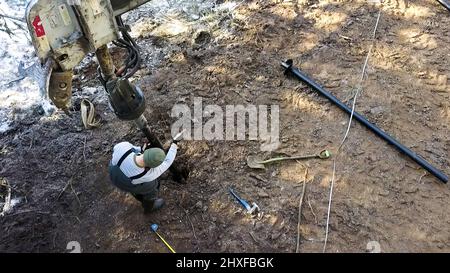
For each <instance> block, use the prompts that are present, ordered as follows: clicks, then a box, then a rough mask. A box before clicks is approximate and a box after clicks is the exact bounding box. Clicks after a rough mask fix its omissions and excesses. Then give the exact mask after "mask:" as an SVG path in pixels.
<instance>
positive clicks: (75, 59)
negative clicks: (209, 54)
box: [26, 0, 189, 183]
mask: <svg viewBox="0 0 450 273" xmlns="http://www.w3.org/2000/svg"><path fill="white" fill-rule="evenodd" d="M147 2H149V0H107V1H98V0H92V1H80V0H78V1H75V0H73V1H68V0H31V1H29V3H28V5H27V11H26V20H27V25H28V30H29V32H30V35H31V40H32V43H33V45H34V48H35V50H36V55H37V56H38V58H39V61H40V63H41V66H42V64H45V67H47V66H51V67H48V69H40V70H41V71H42V73H47V74H48V73H50V75H44V76H42V77H40V78H42V79H43V80H41V81H40V82H42V84H41V85H42V88H41V89H42V90H44V92H43V93H45V96H47V94H48V97H49V98H50V99H51V100H52V101H53V103H54V104H55V106H56V107H58V108H61V109H63V110H64V111H66V112H67V113H69V109H70V108H71V104H72V103H71V98H72V79H73V72H74V68H75V67H76V66H77V65H78V64H79V63H80V62H81V61H82V60H83V59H84V58H85V56H86V55H88V54H90V53H94V52H95V56H96V57H97V58H96V59H97V63H98V65H99V67H98V69H97V71H98V74H99V75H98V79H99V80H100V82H101V83H102V86H103V88H104V89H105V91H106V93H107V95H108V99H109V105H110V108H111V110H113V112H114V113H115V114H116V116H117V117H118V118H119V119H121V120H125V121H134V123H135V124H136V126H137V127H138V128H139V129H140V130H141V131H142V132H143V133H144V135H145V136H146V137H147V139H148V141H149V147H151V148H152V147H157V148H161V149H162V148H163V145H162V143H161V141H160V140H159V139H158V136H157V135H156V134H155V133H154V132H152V130H151V129H150V126H149V124H148V122H147V119H146V118H145V115H144V113H145V109H146V103H145V96H144V93H143V91H142V90H141V89H140V88H139V86H138V85H136V84H135V83H133V82H132V81H131V80H130V79H131V77H132V76H133V75H134V74H135V73H136V72H137V71H138V70H139V68H140V67H141V63H142V58H141V55H140V51H139V46H138V45H137V43H136V42H135V41H134V39H133V38H132V37H131V35H130V33H129V31H130V28H129V26H127V25H125V23H124V21H123V19H122V17H121V16H122V15H123V14H124V13H126V12H128V11H131V10H133V9H135V8H137V7H138V6H140V5H142V4H145V3H147ZM55 18H56V19H55ZM111 44H114V46H115V47H116V48H122V49H124V50H126V51H127V54H126V57H124V58H122V56H119V57H117V56H115V58H121V59H116V60H114V59H113V56H112V55H111V53H110V49H109V47H108V45H111ZM114 63H119V64H120V67H119V68H118V69H117V68H116V66H115V64H114ZM47 64H48V65H47ZM44 79H45V80H44ZM94 125H95V123H94ZM170 172H171V173H172V174H173V179H174V180H175V181H177V182H179V183H184V182H185V180H186V179H187V177H188V174H189V172H188V170H187V169H185V168H180V167H179V166H177V165H176V163H175V164H172V165H171V166H170Z"/></svg>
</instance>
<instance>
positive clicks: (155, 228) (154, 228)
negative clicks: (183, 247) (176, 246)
mask: <svg viewBox="0 0 450 273" xmlns="http://www.w3.org/2000/svg"><path fill="white" fill-rule="evenodd" d="M151 229H152V231H153V232H154V233H155V234H156V235H157V236H158V237H159V239H161V241H162V242H163V243H164V244H165V245H166V246H167V248H168V249H169V250H170V251H172V253H176V252H175V250H173V248H172V247H171V246H170V245H169V244H168V243H167V242H166V240H164V238H163V237H162V236H161V235H159V233H158V232H157V230H158V225H157V224H152V225H151Z"/></svg>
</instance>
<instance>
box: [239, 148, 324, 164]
mask: <svg viewBox="0 0 450 273" xmlns="http://www.w3.org/2000/svg"><path fill="white" fill-rule="evenodd" d="M330 156H331V152H330V151H328V150H323V151H321V152H320V153H318V154H313V155H303V156H289V157H275V158H269V159H266V160H263V159H262V158H261V157H260V156H258V155H250V156H248V157H247V165H248V166H249V167H250V168H252V169H265V168H266V166H265V164H269V163H274V162H278V161H283V160H300V159H310V158H320V159H328V158H330Z"/></svg>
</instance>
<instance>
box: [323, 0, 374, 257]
mask: <svg viewBox="0 0 450 273" xmlns="http://www.w3.org/2000/svg"><path fill="white" fill-rule="evenodd" d="M380 16H381V8H380V10H379V12H378V17H377V22H376V24H375V28H374V30H373V34H372V40H371V44H370V47H369V51H368V52H367V56H366V59H365V61H364V66H363V69H362V73H361V78H360V79H359V83H358V87H357V89H356V93H355V95H354V97H353V104H352V112H351V114H350V118H349V121H348V126H347V130H346V132H345V134H344V137H343V138H342V140H341V143H340V144H339V147H338V150H337V152H336V156H335V157H334V159H333V174H332V176H331V185H330V196H329V200H328V212H327V224H326V227H325V240H324V244H323V250H322V252H325V250H326V248H327V241H328V228H329V224H330V213H331V200H332V197H333V188H334V182H335V174H336V160H337V158H338V156H339V154H340V151H341V148H342V146H343V145H344V143H345V140H346V139H347V136H348V134H349V132H350V128H351V126H352V121H353V115H354V113H355V108H356V100H357V98H358V96H359V93H360V91H361V90H362V82H363V80H364V76H365V73H366V68H367V64H368V62H369V56H370V54H371V53H372V48H373V44H374V41H375V36H376V32H377V29H378V23H379V22H380Z"/></svg>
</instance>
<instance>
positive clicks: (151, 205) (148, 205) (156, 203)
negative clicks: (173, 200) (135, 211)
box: [142, 198, 165, 214]
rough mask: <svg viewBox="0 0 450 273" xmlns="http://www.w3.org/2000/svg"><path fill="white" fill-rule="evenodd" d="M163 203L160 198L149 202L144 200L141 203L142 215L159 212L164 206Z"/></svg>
mask: <svg viewBox="0 0 450 273" xmlns="http://www.w3.org/2000/svg"><path fill="white" fill-rule="evenodd" d="M164 203H165V202H164V199H162V198H156V199H152V200H149V201H147V200H144V201H143V202H142V207H144V213H145V214H147V213H151V212H154V211H157V210H159V209H160V208H162V207H163V206H164Z"/></svg>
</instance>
